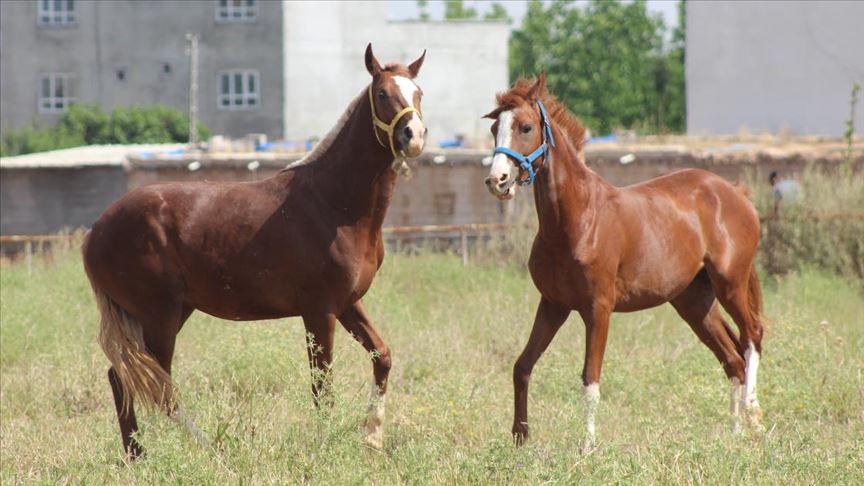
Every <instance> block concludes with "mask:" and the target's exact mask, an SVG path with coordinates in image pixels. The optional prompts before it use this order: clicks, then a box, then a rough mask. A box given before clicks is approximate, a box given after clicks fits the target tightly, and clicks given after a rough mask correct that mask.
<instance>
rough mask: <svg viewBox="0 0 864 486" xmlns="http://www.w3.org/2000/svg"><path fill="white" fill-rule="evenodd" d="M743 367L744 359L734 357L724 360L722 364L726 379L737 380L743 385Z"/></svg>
mask: <svg viewBox="0 0 864 486" xmlns="http://www.w3.org/2000/svg"><path fill="white" fill-rule="evenodd" d="M744 366H745V364H744V359H743V358H741V357H740V356H738V355H735V356H734V357H731V358H727V359H726V362H725V363H723V370H724V371H725V372H726V376H727V377H728V378H730V379H732V378H738V380H739V381H740V382H741V383H744Z"/></svg>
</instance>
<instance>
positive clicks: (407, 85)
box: [393, 76, 426, 151]
mask: <svg viewBox="0 0 864 486" xmlns="http://www.w3.org/2000/svg"><path fill="white" fill-rule="evenodd" d="M393 81H394V82H395V83H396V86H398V87H399V92H400V93H401V94H402V97H403V98H405V102H406V103H408V106H410V107H411V108H417V107H416V106H414V93H416V92H417V91H418V90H419V89H420V88H418V87H417V85H416V84H414V81H412V80H410V79H408V78H406V77H405V76H393ZM405 117H406V118H407V119H408V123H407V125H406V126H407V127H408V128H410V129H411V135H412V136H411V140H410V141H409V142H408V143H409V145H411V146H412V147H411V148H412V151H413V150H417V149H422V148H423V136H424V135H426V127H425V126H424V125H423V120H421V119H420V116H419V115H418V114H417V113H408V114H407V115H405ZM394 136H395V134H394Z"/></svg>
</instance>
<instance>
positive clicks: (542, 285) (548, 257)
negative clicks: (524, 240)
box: [528, 243, 600, 310]
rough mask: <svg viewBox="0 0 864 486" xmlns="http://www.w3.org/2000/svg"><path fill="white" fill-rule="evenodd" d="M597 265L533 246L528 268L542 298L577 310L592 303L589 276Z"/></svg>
mask: <svg viewBox="0 0 864 486" xmlns="http://www.w3.org/2000/svg"><path fill="white" fill-rule="evenodd" d="M599 263H600V262H599V261H598V260H597V259H588V258H584V256H583V257H580V255H579V254H578V253H574V252H572V251H568V250H562V249H559V248H555V247H550V246H547V245H540V244H536V243H535V245H534V249H533V250H532V252H531V258H530V260H529V262H528V267H529V270H530V272H531V278H532V279H533V281H534V285H535V286H536V287H537V290H539V291H540V293H541V294H542V295H543V297H544V298H546V299H547V300H550V301H552V302H555V303H557V304H560V305H563V306H566V307H569V308H570V309H576V310H578V309H580V308H581V307H583V306H586V305H589V304H590V302H591V301H592V299H593V289H594V287H595V286H594V285H592V277H591V275H592V274H594V273H596V269H597V265H598V264H599Z"/></svg>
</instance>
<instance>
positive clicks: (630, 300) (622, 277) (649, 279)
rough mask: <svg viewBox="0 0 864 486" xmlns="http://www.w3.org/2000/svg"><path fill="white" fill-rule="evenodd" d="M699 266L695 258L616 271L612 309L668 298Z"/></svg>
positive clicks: (648, 304)
mask: <svg viewBox="0 0 864 486" xmlns="http://www.w3.org/2000/svg"><path fill="white" fill-rule="evenodd" d="M701 268H702V262H695V263H694V264H693V265H683V264H681V265H669V266H666V267H663V268H660V267H657V268H652V269H650V270H646V269H643V270H642V271H640V272H627V271H626V270H625V271H622V272H619V274H618V276H617V277H616V279H615V297H616V298H615V312H633V311H638V310H643V309H648V308H651V307H657V306H658V305H662V304H665V303H666V302H669V301H670V300H672V299H674V298H675V297H676V296H677V295H679V294H680V293H681V292H683V291H684V289H686V288H687V287H688V286H689V285H690V283H691V282H692V281H693V279H694V278H695V276H696V274H697V273H698V272H699V270H700V269H701Z"/></svg>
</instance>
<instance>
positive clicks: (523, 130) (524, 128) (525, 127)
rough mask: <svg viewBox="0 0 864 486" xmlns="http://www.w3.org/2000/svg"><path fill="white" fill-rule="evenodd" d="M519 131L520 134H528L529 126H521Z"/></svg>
mask: <svg viewBox="0 0 864 486" xmlns="http://www.w3.org/2000/svg"><path fill="white" fill-rule="evenodd" d="M519 130H521V131H522V133H529V132H530V131H531V125H522V126H521V127H520V128H519Z"/></svg>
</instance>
